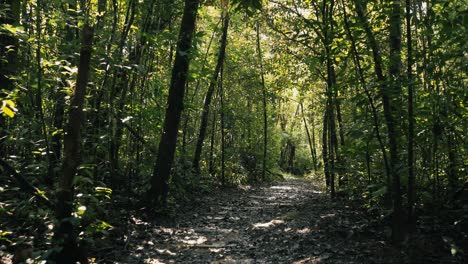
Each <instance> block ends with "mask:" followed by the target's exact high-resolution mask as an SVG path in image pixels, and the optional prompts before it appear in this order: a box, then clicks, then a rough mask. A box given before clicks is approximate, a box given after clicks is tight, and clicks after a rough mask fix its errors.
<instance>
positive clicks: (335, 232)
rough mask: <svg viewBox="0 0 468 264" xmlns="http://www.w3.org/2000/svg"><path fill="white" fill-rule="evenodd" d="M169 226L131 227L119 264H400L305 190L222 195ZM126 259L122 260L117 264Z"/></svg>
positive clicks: (374, 238) (275, 188) (355, 222)
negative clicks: (132, 229) (131, 230)
mask: <svg viewBox="0 0 468 264" xmlns="http://www.w3.org/2000/svg"><path fill="white" fill-rule="evenodd" d="M194 203H195V204H197V205H196V206H194V207H192V208H188V207H187V208H181V209H180V210H178V211H180V212H179V213H178V215H177V216H176V217H175V219H174V221H173V222H170V223H167V224H161V223H159V224H158V225H157V224H149V223H145V222H142V221H139V220H136V219H135V223H136V224H135V225H134V227H135V230H134V231H133V232H132V234H131V236H130V237H131V238H130V240H129V241H128V244H127V245H126V247H125V249H126V251H125V252H121V254H122V255H120V254H119V255H120V257H119V256H115V258H114V259H118V260H119V262H120V263H402V262H400V261H398V256H397V255H398V254H397V252H395V251H394V250H391V247H389V246H387V245H386V242H384V241H385V238H384V237H383V234H381V232H380V233H379V232H378V231H376V230H374V229H373V228H372V224H371V223H369V222H368V221H367V220H366V219H365V217H363V216H362V215H361V214H360V213H358V212H357V211H356V210H352V209H351V208H348V207H346V206H345V205H344V203H343V202H335V203H333V202H330V199H329V198H328V197H327V196H326V195H325V194H324V193H322V192H320V191H319V190H318V189H317V188H316V187H314V186H312V185H311V184H310V183H308V182H306V181H304V180H299V179H288V180H286V181H283V182H277V183H274V184H272V185H264V186H259V187H246V188H244V189H228V190H220V191H217V192H214V193H212V194H210V195H208V196H205V197H203V198H201V199H200V200H196V201H194ZM123 255H125V256H126V257H122V256H123Z"/></svg>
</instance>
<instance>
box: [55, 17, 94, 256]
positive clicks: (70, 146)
mask: <svg viewBox="0 0 468 264" xmlns="http://www.w3.org/2000/svg"><path fill="white" fill-rule="evenodd" d="M93 30H94V29H93V28H92V27H90V26H89V25H88V24H85V25H84V26H83V29H82V42H81V51H80V62H79V65H78V76H77V80H76V87H75V91H74V94H73V98H72V100H71V103H70V110H69V113H68V124H67V126H66V129H65V137H64V158H63V166H62V175H61V177H60V180H59V185H58V191H57V203H56V215H57V220H58V221H59V223H58V225H57V227H56V230H55V239H56V243H57V246H58V248H60V251H59V252H58V254H57V256H56V257H55V261H56V262H57V263H75V262H77V261H81V262H82V263H84V262H87V261H86V258H85V257H83V255H81V254H80V253H81V252H83V251H82V249H80V247H79V245H78V242H77V236H78V233H79V232H78V230H76V226H75V225H74V223H73V221H72V217H71V216H72V212H73V199H74V189H75V188H74V179H75V174H76V172H77V170H78V166H79V165H80V163H81V158H82V155H81V146H80V145H81V124H82V119H83V106H84V101H85V95H86V87H87V85H88V79H89V69H90V63H91V53H92V49H93V47H92V41H93V35H94V32H93Z"/></svg>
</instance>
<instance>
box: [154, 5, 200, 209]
mask: <svg viewBox="0 0 468 264" xmlns="http://www.w3.org/2000/svg"><path fill="white" fill-rule="evenodd" d="M198 7H199V0H185V8H184V14H183V17H182V22H181V26H180V32H179V37H178V43H177V52H176V55H175V60H174V67H173V68H172V77H171V84H170V88H169V96H168V98H167V108H166V116H165V119H164V127H163V131H162V134H161V139H160V141H159V149H158V156H157V159H156V163H155V165H154V171H153V175H152V177H151V187H150V189H149V190H148V193H147V198H148V199H149V200H150V201H152V202H156V203H159V204H165V203H166V199H167V194H168V192H169V182H168V181H169V175H170V173H171V168H172V163H173V161H174V154H175V148H176V145H177V144H176V143H177V134H178V128H179V123H180V116H181V113H182V110H183V108H184V105H183V104H184V94H185V83H186V81H187V73H188V69H189V63H190V57H191V48H192V39H193V36H194V33H195V23H196V20H197V12H198Z"/></svg>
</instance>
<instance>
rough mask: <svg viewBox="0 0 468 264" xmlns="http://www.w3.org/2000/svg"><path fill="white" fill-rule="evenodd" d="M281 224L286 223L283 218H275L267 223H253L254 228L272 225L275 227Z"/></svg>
mask: <svg viewBox="0 0 468 264" xmlns="http://www.w3.org/2000/svg"><path fill="white" fill-rule="evenodd" d="M280 224H284V221H283V220H278V219H273V220H271V221H270V222H266V223H256V224H254V225H253V227H254V228H257V229H258V228H270V227H273V226H277V225H280Z"/></svg>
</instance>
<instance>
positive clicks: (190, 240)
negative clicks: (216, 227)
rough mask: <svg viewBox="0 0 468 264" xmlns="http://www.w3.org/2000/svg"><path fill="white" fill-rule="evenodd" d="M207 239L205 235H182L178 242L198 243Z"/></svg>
mask: <svg viewBox="0 0 468 264" xmlns="http://www.w3.org/2000/svg"><path fill="white" fill-rule="evenodd" d="M206 241H208V239H207V238H206V237H205V236H199V237H194V238H191V237H184V238H183V239H181V240H180V242H182V243H184V244H187V245H191V246H192V245H200V244H203V243H205V242H206Z"/></svg>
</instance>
